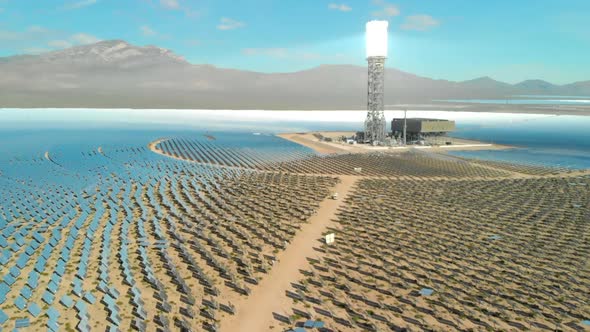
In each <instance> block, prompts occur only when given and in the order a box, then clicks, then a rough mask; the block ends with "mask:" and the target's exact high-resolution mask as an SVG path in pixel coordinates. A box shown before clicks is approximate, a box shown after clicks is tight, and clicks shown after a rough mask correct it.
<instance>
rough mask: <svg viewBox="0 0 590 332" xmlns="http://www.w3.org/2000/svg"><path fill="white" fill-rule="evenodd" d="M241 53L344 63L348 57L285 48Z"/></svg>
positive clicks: (245, 49)
mask: <svg viewBox="0 0 590 332" xmlns="http://www.w3.org/2000/svg"><path fill="white" fill-rule="evenodd" d="M241 53H242V54H243V55H246V56H254V57H265V58H274V59H288V60H289V61H304V62H305V61H310V60H316V61H317V60H321V61H342V60H345V59H347V58H348V57H347V56H346V55H344V54H341V53H339V54H321V53H316V52H311V51H308V50H305V49H288V48H283V47H269V48H264V47H263V48H244V49H242V50H241Z"/></svg>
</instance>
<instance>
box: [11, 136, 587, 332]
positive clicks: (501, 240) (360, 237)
mask: <svg viewBox="0 0 590 332" xmlns="http://www.w3.org/2000/svg"><path fill="white" fill-rule="evenodd" d="M11 151H12V152H11V153H7V154H5V155H4V156H3V157H2V158H1V160H0V269H1V274H0V327H1V328H2V329H3V330H13V329H16V330H22V331H90V330H101V331H102V330H107V331H129V330H134V331H179V330H180V331H203V330H207V331H220V330H221V331H239V330H246V327H250V326H251V327H252V329H249V330H251V331H267V330H268V331H289V330H291V331H360V330H366V331H385V330H395V331H402V330H407V331H432V330H435V331H457V330H461V331H487V330H506V331H508V330H514V331H520V330H547V331H552V330H555V329H560V330H572V331H584V330H587V329H588V328H589V327H588V320H589V319H590V305H589V304H588V294H589V293H590V266H589V265H588V258H589V257H590V242H589V241H590V176H589V173H588V172H587V171H584V170H569V169H562V168H560V169H558V168H548V167H542V166H527V165H517V164H511V163H504V162H491V161H490V162H488V161H483V160H470V159H468V158H464V157H452V156H449V155H443V154H438V153H425V152H418V151H400V152H395V153H383V152H379V153H375V152H373V153H343V152H340V153H330V154H321V153H318V152H314V151H313V150H312V149H310V148H307V147H304V146H302V145H299V144H296V143H294V142H291V141H288V140H286V139H282V138H279V137H277V136H271V135H260V134H257V135H253V134H251V133H224V132H219V133H209V132H207V133H202V132H192V133H186V132H182V133H177V134H170V133H167V134H166V135H164V136H161V137H156V136H155V135H154V134H153V133H147V134H146V133H144V134H142V135H138V136H137V137H134V138H133V139H129V140H126V141H125V140H118V141H117V140H114V139H111V140H108V142H106V143H104V144H101V143H100V142H99V140H98V139H96V137H94V138H93V139H92V140H88V141H87V142H82V143H80V144H70V145H60V144H53V145H51V146H50V147H48V148H47V149H46V150H43V151H38V150H34V149H31V150H30V151H29V150H27V149H24V148H23V149H20V150H19V149H16V148H15V149H13V150H11ZM355 169H362V172H358V171H355ZM335 193H338V195H339V196H338V199H331V198H332V197H333V195H334V194H335ZM328 234H335V237H332V239H334V240H333V242H331V243H330V244H329V245H327V244H326V243H325V237H326V235H328Z"/></svg>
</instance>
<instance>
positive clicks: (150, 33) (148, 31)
mask: <svg viewBox="0 0 590 332" xmlns="http://www.w3.org/2000/svg"><path fill="white" fill-rule="evenodd" d="M139 30H140V31H141V33H142V34H143V35H144V36H147V37H153V36H155V35H157V34H158V33H157V32H156V31H155V30H154V29H152V28H151V27H150V26H148V25H142V26H140V27H139Z"/></svg>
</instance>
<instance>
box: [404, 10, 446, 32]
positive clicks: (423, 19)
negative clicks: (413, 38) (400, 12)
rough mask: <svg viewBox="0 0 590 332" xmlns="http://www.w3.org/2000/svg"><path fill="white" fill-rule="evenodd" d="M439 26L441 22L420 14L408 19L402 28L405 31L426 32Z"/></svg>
mask: <svg viewBox="0 0 590 332" xmlns="http://www.w3.org/2000/svg"><path fill="white" fill-rule="evenodd" d="M439 24H440V22H439V21H437V20H435V19H434V18H433V17H432V16H430V15H425V14H420V15H412V16H408V17H406V20H405V21H404V23H403V24H402V25H401V28H402V29H404V30H416V31H425V30H428V29H430V28H433V27H435V26H437V25H439Z"/></svg>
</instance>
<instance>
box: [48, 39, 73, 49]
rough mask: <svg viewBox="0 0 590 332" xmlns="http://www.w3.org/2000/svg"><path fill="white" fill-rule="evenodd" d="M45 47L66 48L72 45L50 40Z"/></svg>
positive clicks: (66, 42)
mask: <svg viewBox="0 0 590 332" xmlns="http://www.w3.org/2000/svg"><path fill="white" fill-rule="evenodd" d="M47 46H49V47H52V48H68V47H72V43H70V42H69V41H67V40H51V41H49V42H48V43H47Z"/></svg>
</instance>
